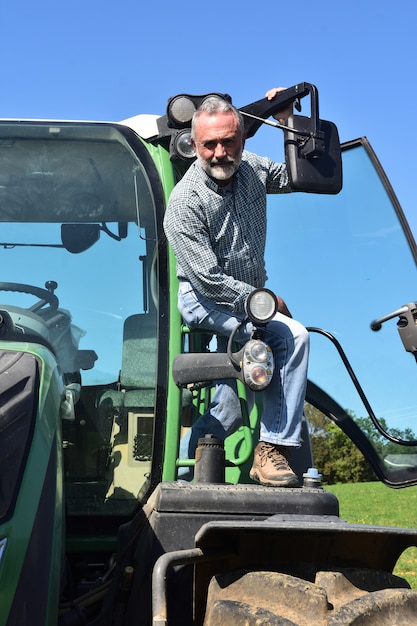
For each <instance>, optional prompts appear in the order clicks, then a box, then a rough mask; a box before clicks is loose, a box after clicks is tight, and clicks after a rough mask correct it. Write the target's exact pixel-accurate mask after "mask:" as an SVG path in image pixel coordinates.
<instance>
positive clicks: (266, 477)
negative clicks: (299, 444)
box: [249, 441, 300, 487]
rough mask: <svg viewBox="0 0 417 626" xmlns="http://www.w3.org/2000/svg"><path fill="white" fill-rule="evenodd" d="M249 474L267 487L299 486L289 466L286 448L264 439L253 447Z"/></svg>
mask: <svg viewBox="0 0 417 626" xmlns="http://www.w3.org/2000/svg"><path fill="white" fill-rule="evenodd" d="M249 476H250V477H251V478H252V480H256V481H257V482H258V483H260V484H261V485H265V486H267V487H299V486H300V483H299V482H298V478H297V476H296V474H294V472H293V471H292V469H291V467H290V466H289V463H288V452H287V448H285V447H284V446H278V445H274V444H273V443H268V442H266V441H260V442H259V443H258V445H257V446H256V448H255V452H254V455H253V465H252V469H251V471H250V473H249Z"/></svg>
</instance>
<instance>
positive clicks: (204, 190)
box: [164, 89, 308, 487]
mask: <svg viewBox="0 0 417 626" xmlns="http://www.w3.org/2000/svg"><path fill="white" fill-rule="evenodd" d="M278 91H280V89H272V90H270V91H268V92H267V94H266V97H267V98H268V99H269V100H271V99H273V98H274V97H275V96H276V94H277V92H278ZM290 112H291V110H290V109H287V110H286V111H281V112H280V113H279V115H277V117H279V118H280V119H282V118H284V119H285V118H286V117H288V115H289V114H290ZM191 133H192V139H191V141H192V145H193V148H194V151H195V153H196V156H197V160H196V161H195V162H194V163H193V164H192V165H191V167H190V168H189V170H188V171H187V172H186V174H185V175H184V177H183V178H182V180H181V181H180V182H179V183H178V184H177V185H176V187H175V189H174V190H173V192H172V194H171V197H170V200H169V203H168V207H167V211H166V216H165V220H164V228H165V232H166V235H167V238H168V241H169V242H170V244H171V246H172V248H173V251H174V254H175V257H176V261H177V276H178V278H179V280H180V287H179V294H178V306H179V310H180V312H181V314H182V316H183V319H184V321H185V322H186V323H187V324H188V325H189V326H190V328H199V329H201V330H204V331H207V332H213V333H217V334H218V335H219V338H218V345H219V350H225V347H226V345H227V339H228V337H229V335H230V333H231V331H232V329H233V328H234V327H235V326H236V324H237V323H238V321H240V320H241V319H243V317H244V303H245V300H246V298H247V296H248V294H249V293H251V291H253V290H254V289H255V288H259V287H263V286H264V284H265V281H266V279H267V276H266V271H265V261H264V249H265V239H266V194H267V193H285V192H289V191H290V188H289V184H288V176H287V171H286V167H285V164H280V163H274V162H273V161H271V160H270V159H268V158H266V157H259V156H257V155H255V154H252V153H249V152H247V151H244V145H245V132H244V125H243V120H242V116H241V114H240V113H239V112H238V111H237V110H236V109H235V107H233V106H232V105H231V104H229V103H228V102H226V101H225V100H223V99H221V98H218V97H210V98H208V99H207V100H205V101H204V102H203V104H202V106H201V107H200V109H199V110H198V111H197V112H196V113H195V115H194V118H193V122H192V129H191ZM277 299H278V311H279V312H278V313H277V314H276V316H275V318H274V319H273V320H272V321H271V322H269V324H268V325H267V334H266V341H267V342H268V343H269V345H270V346H271V348H272V351H273V354H274V359H275V368H276V369H275V374H274V376H273V379H272V381H271V384H270V385H269V387H268V388H267V389H266V390H264V391H263V392H262V393H263V414H262V418H261V424H260V441H259V443H258V445H257V446H256V449H255V452H254V461H253V466H252V469H251V472H250V476H251V478H252V479H253V480H256V481H258V482H260V483H261V484H263V485H271V486H279V487H295V486H298V479H297V476H296V475H295V473H294V472H293V470H292V469H291V467H290V465H289V450H290V449H291V448H294V447H298V446H299V445H300V431H301V419H302V414H303V404H304V397H305V389H306V381H307V361H308V333H307V331H306V329H305V328H304V327H303V326H302V325H301V324H300V323H299V322H296V321H295V320H293V319H292V318H291V315H290V313H289V311H288V309H287V307H286V305H285V303H284V302H283V300H282V299H281V298H280V297H278V296H277ZM250 332H251V324H250V323H247V324H246V325H245V326H244V327H243V328H242V329H241V330H240V331H239V333H238V334H237V336H236V339H237V340H238V341H239V342H242V343H244V342H245V341H247V339H248V338H249V336H250ZM240 424H241V411H240V402H239V399H238V397H237V393H236V382H235V381H231V380H227V381H220V382H219V384H218V385H217V388H216V392H215V394H214V396H213V401H212V403H211V405H210V409H209V412H208V413H206V414H205V415H203V416H201V417H200V418H199V419H198V420H197V422H196V423H195V424H194V426H193V428H192V429H191V430H190V431H189V432H188V433H187V435H186V436H185V437H184V438H183V439H182V441H181V449H180V456H181V458H193V457H194V456H195V449H196V446H197V443H198V439H199V438H200V437H204V435H206V434H207V433H211V434H213V435H215V436H216V437H219V438H222V439H224V438H225V437H226V436H227V435H229V434H231V433H232V432H234V431H235V430H237V428H239V426H240Z"/></svg>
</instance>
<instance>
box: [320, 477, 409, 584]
mask: <svg viewBox="0 0 417 626" xmlns="http://www.w3.org/2000/svg"><path fill="white" fill-rule="evenodd" d="M325 488H326V489H327V490H328V491H331V492H332V493H333V494H334V495H335V496H336V497H337V498H338V500H339V506H340V517H341V518H342V519H344V520H346V521H347V522H351V523H354V524H373V525H377V526H397V527H401V528H416V527H417V487H409V488H407V489H390V488H389V487H386V486H385V485H383V484H382V483H379V482H375V483H355V484H337V485H329V486H327V485H326V487H325ZM394 574H396V575H397V576H402V577H403V578H405V579H406V580H407V581H408V582H409V584H410V585H411V587H412V589H415V590H417V548H408V550H406V551H405V552H403V554H402V555H401V557H400V559H399V560H398V562H397V565H396V567H395V569H394Z"/></svg>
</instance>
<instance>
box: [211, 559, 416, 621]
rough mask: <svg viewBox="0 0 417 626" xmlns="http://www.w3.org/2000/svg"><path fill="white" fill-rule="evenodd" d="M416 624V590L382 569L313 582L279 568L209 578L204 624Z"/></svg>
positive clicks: (324, 575)
mask: <svg viewBox="0 0 417 626" xmlns="http://www.w3.org/2000/svg"><path fill="white" fill-rule="evenodd" d="M219 624H227V626H415V625H416V624H417V592H415V591H412V590H411V589H409V586H408V583H407V582H406V581H404V580H403V579H401V578H398V577H396V576H393V575H391V574H388V573H386V572H375V571H369V570H358V569H354V570H342V571H325V572H317V574H316V576H315V580H314V582H310V581H308V580H304V579H301V578H297V577H295V576H290V575H288V574H281V573H278V572H252V571H250V572H246V571H243V572H229V573H227V574H220V575H218V576H215V577H213V578H212V580H211V582H210V585H209V590H208V595H207V605H206V615H205V619H204V626H219Z"/></svg>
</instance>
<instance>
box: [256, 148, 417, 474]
mask: <svg viewBox="0 0 417 626" xmlns="http://www.w3.org/2000/svg"><path fill="white" fill-rule="evenodd" d="M342 156H343V189H342V191H341V192H340V193H339V194H337V195H319V194H307V193H292V194H286V195H284V196H283V195H277V196H269V199H268V229H269V230H268V243H267V251H266V262H267V270H268V274H269V281H268V284H267V286H268V287H270V288H271V289H272V290H274V291H275V292H276V293H278V294H280V295H281V296H282V297H283V298H284V299H285V300H286V302H287V304H288V306H289V308H290V310H291V312H292V314H293V316H294V317H295V318H296V319H298V320H300V321H301V322H302V323H303V324H304V325H305V326H306V327H308V328H309V330H310V336H311V355H310V363H309V386H308V394H307V401H308V402H310V403H311V404H312V405H313V406H315V407H317V408H318V409H320V410H321V411H322V412H323V413H324V414H325V415H327V416H328V417H329V418H330V419H332V420H334V421H335V422H337V423H338V424H339V426H340V427H341V428H342V429H343V430H344V431H345V432H346V433H347V434H348V435H349V436H350V437H351V438H352V439H353V440H354V441H355V443H356V445H357V446H358V447H359V448H360V450H361V451H362V452H363V453H364V454H365V455H366V457H367V458H368V460H369V461H370V463H371V465H372V467H373V469H374V471H375V472H376V474H377V475H378V477H379V478H380V479H381V480H383V481H384V482H385V483H386V484H389V485H391V486H405V485H412V484H417V447H416V446H415V445H414V444H415V443H417V442H415V441H414V440H416V439H417V434H416V433H417V392H416V380H417V365H416V359H415V358H414V355H413V354H412V353H411V352H407V351H406V349H405V347H404V344H403V341H402V339H403V334H402V332H401V325H404V324H405V322H404V315H403V319H401V314H400V315H392V316H389V315H388V314H390V313H391V312H396V311H399V310H401V308H402V307H403V306H404V305H407V307H406V308H407V309H408V313H407V314H406V317H407V320H406V321H407V324H408V328H407V332H408V333H409V334H411V335H413V334H414V333H416V342H417V326H416V325H415V322H414V317H413V304H414V301H415V300H416V299H417V293H416V284H417V272H416V259H417V252H416V244H415V241H414V238H413V236H412V233H411V231H410V228H409V226H408V224H407V221H406V219H405V216H404V213H403V211H402V209H401V207H400V205H399V203H398V200H397V198H396V196H395V193H394V191H393V190H392V188H391V185H390V183H389V180H388V179H387V177H386V175H385V173H384V171H383V169H382V167H381V164H380V163H379V161H378V159H377V157H376V155H375V153H374V152H373V149H372V147H371V146H370V144H369V142H368V141H367V140H366V139H364V138H362V139H358V140H355V141H352V142H349V143H346V144H344V145H343V146H342ZM403 310H404V309H403ZM387 316H388V319H387V320H386V321H384V323H382V326H381V328H380V330H379V331H376V330H373V329H372V328H371V324H372V322H373V321H374V320H376V319H379V318H383V320H384V319H385V318H386V317H387ZM398 322H399V326H398V325H397V323H398ZM399 331H400V332H399ZM415 345H417V343H416V344H415Z"/></svg>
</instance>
